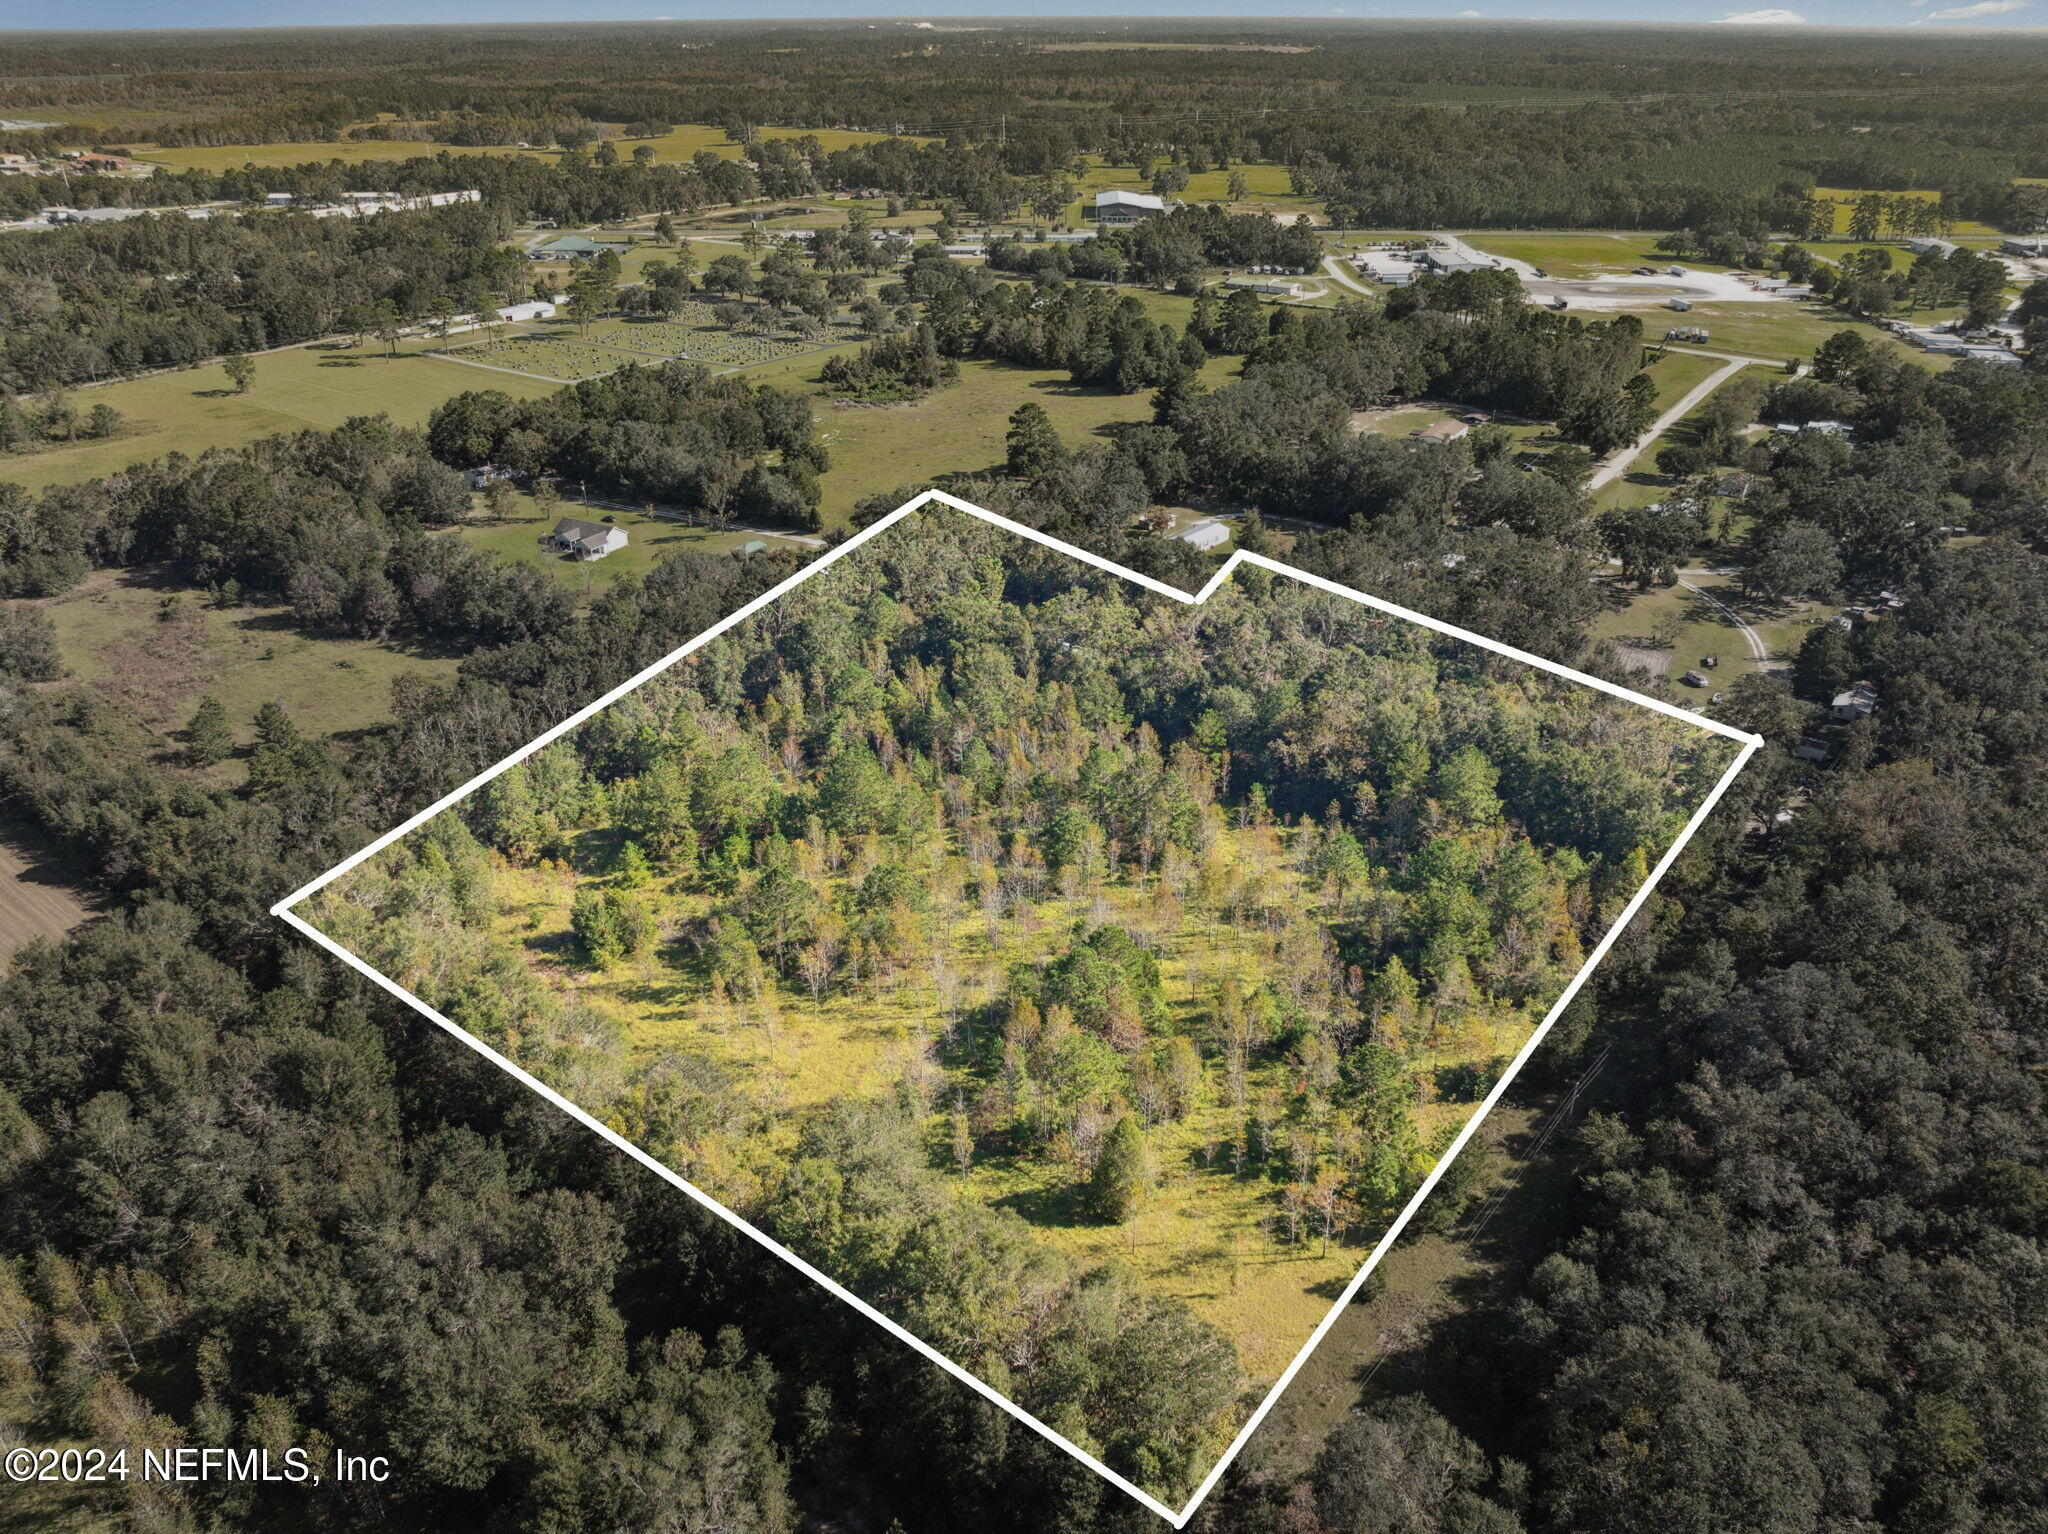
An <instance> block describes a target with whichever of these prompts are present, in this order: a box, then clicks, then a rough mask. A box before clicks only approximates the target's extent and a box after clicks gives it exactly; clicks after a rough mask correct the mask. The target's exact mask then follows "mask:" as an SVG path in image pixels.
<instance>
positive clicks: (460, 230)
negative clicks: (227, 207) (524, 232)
mask: <svg viewBox="0 0 2048 1534" xmlns="http://www.w3.org/2000/svg"><path fill="white" fill-rule="evenodd" d="M507 232H508V224H507V222H506V220H505V217H504V215H503V214H502V213H501V212H499V211H498V210H497V209H495V208H492V207H489V206H477V205H474V204H465V205H459V206H456V207H451V208H441V209H435V210H433V211H431V212H417V213H384V214H379V215H378V216H376V217H374V218H363V219H356V218H329V219H312V218H291V217H284V216H266V217H261V218H204V219H195V218H184V217H181V216H176V215H173V216H168V217H149V218H137V219H125V220H122V221H120V222H117V223H104V224H80V225H74V226H70V227H67V228H63V229H56V230H51V231H50V232H48V233H38V234H29V235H9V236H6V237H5V238H0V312H4V313H5V314H6V316H7V319H8V323H7V325H6V326H5V327H4V331H0V391H7V392H22V393H27V392H37V391H43V390H49V389H57V388H62V387H65V386H67V385H71V384H78V383H86V382H90V381H92V380H96V379H103V378H110V377H118V376H120V375H122V374H126V373H134V372H139V371H143V370H146V369H149V368H161V367H182V366H186V365H189V364H191V363H194V362H200V361H203V360H205V359H206V358H209V357H215V356H219V355H220V354H222V353H223V352H246V351H260V350H262V349H264V348H265V347H271V346H282V345H286V344H289V343H291V342H294V341H311V340H315V339H317V338H319V337H321V336H325V335H331V334H334V333H335V332H338V331H345V332H354V333H356V334H358V335H364V334H370V333H381V334H384V335H394V336H395V333H396V329H397V327H398V326H400V325H401V324H404V323H407V322H410V321H413V320H417V319H420V318H423V317H425V316H428V315H431V314H434V313H436V312H440V311H443V310H445V311H446V312H448V313H451V314H452V313H456V312H463V313H474V312H476V311H477V310H478V309H479V308H482V307H487V306H489V305H493V304H500V303H503V302H505V301H506V299H508V298H513V297H524V296H525V288H526V281H525V278H524V275H523V263H522V262H521V260H520V259H519V256H518V255H517V253H516V252H514V251H512V250H511V249H509V248H508V247H507V246H506V245H505V244H504V240H505V236H506V234H507Z"/></svg>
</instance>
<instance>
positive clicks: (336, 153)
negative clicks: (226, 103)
mask: <svg viewBox="0 0 2048 1534" xmlns="http://www.w3.org/2000/svg"><path fill="white" fill-rule="evenodd" d="M521 152H522V151H520V150H517V149H514V148H512V147H511V146H510V145H509V144H508V145H503V146H499V145H488V146H480V147H475V148H471V147H467V146H464V145H461V144H429V143H425V142H422V141H420V140H418V139H326V140H311V141H308V140H301V141H299V142H296V143H289V144H218V145H197V146H187V147H178V148H159V147H157V146H155V145H149V144H144V145H139V146H137V147H135V148H134V149H132V150H131V151H130V153H132V154H133V155H134V157H135V158H136V159H138V160H146V161H148V162H149V163H150V164H152V165H163V166H168V167H169V168H170V169H172V170H205V171H223V170H240V169H241V168H242V167H243V166H245V165H256V166H270V165H315V164H319V165H324V164H326V163H327V162H328V161H330V160H339V161H341V162H342V163H343V164H344V165H361V164H363V163H365V162H366V161H370V160H417V159H419V158H421V157H422V156H425V155H435V154H519V153H521ZM525 152H527V153H531V152H532V151H525Z"/></svg>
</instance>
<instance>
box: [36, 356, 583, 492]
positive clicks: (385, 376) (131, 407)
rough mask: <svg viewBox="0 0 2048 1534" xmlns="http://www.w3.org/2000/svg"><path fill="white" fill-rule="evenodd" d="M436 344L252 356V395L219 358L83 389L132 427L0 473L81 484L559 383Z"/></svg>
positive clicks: (527, 393)
mask: <svg viewBox="0 0 2048 1534" xmlns="http://www.w3.org/2000/svg"><path fill="white" fill-rule="evenodd" d="M437 344H438V343H436V342H430V341H426V340H416V341H408V342H405V343H403V344H402V345H401V346H400V348H399V354H398V355H397V356H396V357H391V356H387V355H386V354H385V348H384V347H383V346H382V345H380V344H379V343H377V342H375V341H372V342H370V343H369V344H368V345H366V346H363V347H360V348H350V347H346V346H344V345H342V344H341V343H339V342H320V343H318V344H316V345H313V346H301V347H292V348H289V349H288V350H285V351H278V352H265V353H263V354H261V355H259V356H257V357H256V358H255V359H254V360H255V363H256V381H255V383H254V385H253V386H252V387H251V388H250V390H249V392H248V393H247V394H236V393H235V392H234V391H233V390H232V389H231V388H230V387H229V385H228V381H227V376H226V374H224V373H223V372H222V371H221V369H220V367H219V365H218V364H208V365H207V366H204V367H198V368H190V369H186V370H184V371H181V372H176V373H160V374H157V375H155V376H154V377H150V378H136V379H130V380H128V381H126V382H124V383H115V384H107V385H105V386H104V387H101V388H97V389H80V390H78V391H77V392H76V393H75V394H73V396H72V399H73V402H74V403H75V404H76V405H77V406H78V408H79V411H80V413H81V414H83V413H84V412H85V411H87V410H90V409H91V408H92V407H93V406H94V405H97V404H99V403H101V402H102V401H104V402H105V403H107V404H109V405H112V406H113V407H114V408H115V409H116V410H118V411H120V413H121V415H122V417H123V418H124V420H125V421H126V422H127V425H128V428H129V429H128V430H127V431H126V432H124V433H123V434H122V435H120V436H117V437H112V438H108V439H107V440H105V441H97V442H78V443H73V444H68V445H62V446H55V447H50V448H45V449H43V450H42V451H40V452H35V453H24V454H18V455H7V456H4V457H0V480H5V481H11V482H13V483H15V484H19V485H25V486H27V487H29V488H30V489H40V488H41V487H43V486H45V485H68V484H76V483H77V482H78V481H80V480H83V479H92V478H94V477H96V476H99V475H102V474H112V473H115V472H116V471H118V470H120V469H124V468H126V467H128V466H129V465H130V464H133V463H138V462H143V461H146V460H148V459H152V458H161V457H163V456H164V455H165V454H167V453H172V452H179V453H184V454H187V455H188V456H197V455H198V454H200V453H202V452H204V451H205V450H206V449H208V448H210V447H239V446H241V445H242V444H243V443H245V442H254V441H256V440H257V439H258V438H261V437H268V436H274V435H276V434H277V433H279V432H291V431H303V430H305V429H306V428H307V427H317V428H320V429H322V430H327V429H331V428H333V427H336V426H339V425H341V424H342V422H344V421H346V420H348V419H349V417H351V416H358V415H375V414H378V413H379V412H382V413H384V414H387V415H389V416H390V417H391V418H392V420H393V421H395V422H397V423H398V424H399V425H401V426H421V425H424V424H425V423H426V419H427V417H428V415H429V414H431V413H432V411H433V409H434V407H435V406H436V405H439V404H441V403H442V402H443V401H444V400H447V399H449V398H451V397H452V396H454V395H457V394H460V393H462V392H463V390H465V389H482V388H491V389H502V390H504V391H505V392H506V393H508V394H511V395H514V396H517V397H520V398H528V399H531V398H538V397H540V396H541V395H544V394H550V393H552V392H553V391H554V390H556V389H558V388H560V387H561V385H560V384H559V383H557V382H554V381H552V380H548V379H542V378H532V379H527V378H520V377H516V376H514V375H512V374H509V373H485V372H480V371H478V370H477V369H475V368H465V367H456V366H452V365H451V364H449V363H446V362H440V361H436V360H434V359H431V358H429V357H426V356H424V355H422V353H423V352H424V351H425V350H426V349H427V348H428V347H429V346H432V345H437Z"/></svg>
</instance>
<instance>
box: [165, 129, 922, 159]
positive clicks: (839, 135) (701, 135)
mask: <svg viewBox="0 0 2048 1534" xmlns="http://www.w3.org/2000/svg"><path fill="white" fill-rule="evenodd" d="M807 133H809V134H815V135H816V137H817V139H818V141H819V142H820V143H821V144H822V145H824V147H825V148H826V149H828V150H831V149H844V148H846V147H847V146H848V145H850V144H867V143H873V142H874V141H875V140H876V139H881V138H887V137H888V135H887V134H885V133H852V132H848V131H847V130H845V129H843V128H763V129H762V130H761V136H762V137H763V138H771V139H773V138H802V137H803V136H804V135H805V134H807ZM611 142H612V147H613V148H614V149H616V150H617V151H618V154H619V158H620V159H622V160H624V159H627V158H629V157H630V156H631V155H632V153H633V151H634V150H635V149H636V148H638V147H639V146H640V145H642V144H647V145H650V146H652V148H653V150H654V157H655V160H656V162H657V163H660V164H672V163H674V162H676V161H682V160H689V159H692V158H694V157H695V156H696V154H697V152H698V151H699V150H703V149H708V150H710V151H711V152H712V153H713V154H715V155H717V156H718V157H719V158H720V159H721V160H737V159H740V158H741V157H742V156H743V155H744V154H745V152H746V151H745V150H744V149H742V148H741V147H740V146H739V145H738V144H729V143H727V142H726V138H725V130H724V129H723V128H714V127H711V126H710V125H709V124H707V123H686V124H684V125H683V126H681V127H679V128H676V129H674V130H673V131H671V132H669V133H665V134H663V135H662V136H661V137H660V138H651V139H627V138H614V139H613V140H612V141H611ZM132 152H133V153H134V155H135V157H136V158H137V159H140V160H147V161H149V162H150V163H152V164H155V165H168V166H170V167H172V168H173V169H175V170H210V171H220V170H236V169H239V168H240V167H242V166H244V165H307V164H314V163H324V162H326V161H329V160H340V161H342V162H343V163H344V164H348V165H360V164H362V163H364V162H365V161H367V160H412V159H418V158H420V157H421V156H423V155H435V154H529V155H545V156H547V157H548V158H551V159H552V158H555V157H556V156H557V153H558V152H557V151H555V150H552V149H516V148H514V147H513V146H512V145H510V144H487V145H478V146H473V147H472V146H465V145H461V144H434V143H428V142H425V141H422V140H419V139H330V140H325V141H313V142H306V141H301V142H298V143H290V144H222V145H219V146H216V147H200V148H171V149H165V148H158V147H155V146H153V145H141V146H138V147H137V148H135V149H134V150H133V151H132Z"/></svg>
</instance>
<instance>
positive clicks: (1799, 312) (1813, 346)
mask: <svg viewBox="0 0 2048 1534" xmlns="http://www.w3.org/2000/svg"><path fill="white" fill-rule="evenodd" d="M1616 312H1618V313H1624V314H1634V315H1636V316H1637V317H1638V318H1640V319H1641V320H1642V322H1643V334H1644V336H1645V337H1646V338H1647V339H1648V340H1650V341H1653V342H1654V341H1657V340H1659V339H1661V338H1662V337H1663V335H1664V332H1665V331H1667V330H1669V329H1671V328H1672V327H1673V326H1680V325H1700V326H1703V327H1705V328H1706V329H1707V330H1708V331H1709V332H1711V334H1710V335H1709V337H1708V339H1707V340H1705V341H1703V342H1691V341H1674V342H1672V343H1671V344H1672V345H1674V346H1692V345H1698V346H1700V347H1701V348H1702V349H1704V350H1707V351H1725V352H1729V353H1731V354H1736V355H1740V356H1745V357H1763V358H1768V359H1772V360H1779V359H1783V360H1790V359H1791V358H1794V357H1797V358H1800V359H1802V360H1804V359H1806V358H1810V357H1811V356H1812V355H1813V354H1814V352H1815V351H1816V350H1818V349H1819V347H1820V344H1821V343H1822V342H1823V341H1825V340H1827V338H1828V337H1829V336H1831V335H1834V334H1835V333H1836V332H1837V331H1840V330H1843V329H1849V330H1855V331H1858V332H1860V333H1861V334H1862V336H1863V339H1864V340H1866V341H1868V342H1870V343H1871V344H1872V345H1873V346H1880V347H1892V348H1894V349H1896V350H1897V351H1898V352H1899V353H1900V354H1901V355H1902V356H1906V357H1910V358H1911V359H1912V360H1913V361H1915V362H1917V363H1919V364H1920V365H1921V366H1922V367H1927V368H1937V367H1941V366H1944V365H1945V359H1943V358H1940V357H1933V356H1930V355H1928V354H1927V353H1926V352H1923V351H1921V350H1920V349H1919V348H1918V347H1914V346H1908V345H1907V344H1906V343H1905V342H1903V341H1901V340H1900V339H1899V338H1898V337H1897V336H1894V335H1893V334H1892V333H1891V332H1890V331H1888V330H1880V329H1878V328H1877V326H1875V325H1867V324H1865V323H1864V322H1863V321H1861V320H1852V319H1849V318H1848V317H1847V316H1845V315H1840V314H1837V313H1835V312H1834V311H1833V310H1831V309H1823V308H1820V307H1819V306H1817V305H1814V304H1793V303H1759V304H1694V305H1693V307H1692V310H1691V312H1690V313H1687V314H1677V313H1674V312H1673V311H1672V310H1669V309H1666V308H1663V307H1662V306H1655V307H1652V306H1648V305H1646V306H1644V307H1643V308H1640V309H1626V310H1619V311H1616Z"/></svg>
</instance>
